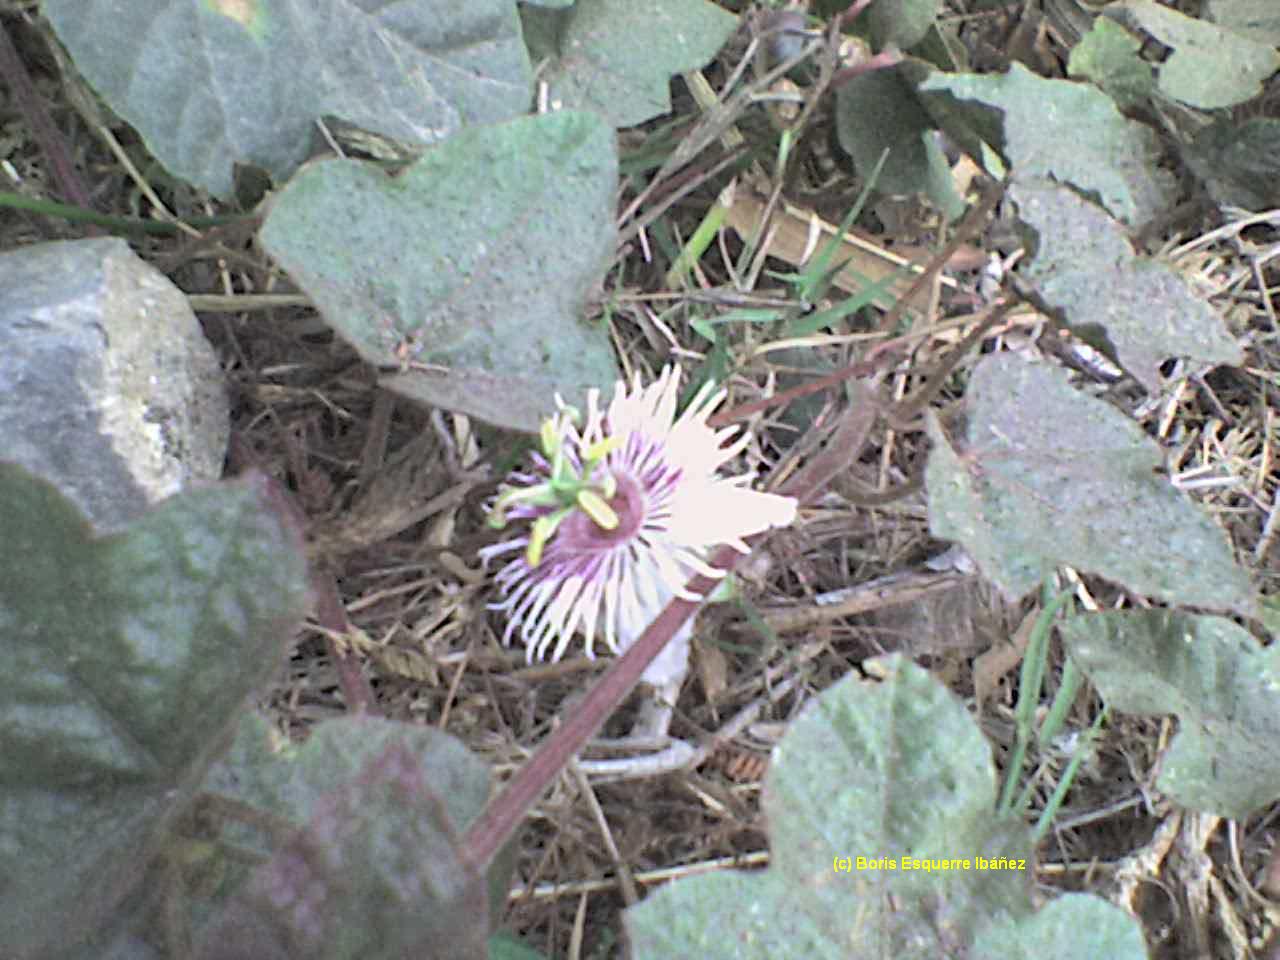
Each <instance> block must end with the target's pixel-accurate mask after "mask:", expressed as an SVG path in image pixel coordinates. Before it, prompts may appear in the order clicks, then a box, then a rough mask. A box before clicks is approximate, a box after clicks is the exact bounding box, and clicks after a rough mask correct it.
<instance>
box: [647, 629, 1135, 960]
mask: <svg viewBox="0 0 1280 960" xmlns="http://www.w3.org/2000/svg"><path fill="white" fill-rule="evenodd" d="M877 666H879V667H881V670H880V671H878V672H883V674H884V676H885V679H884V682H883V683H870V682H865V681H860V680H859V679H857V678H850V679H848V680H845V681H843V682H841V683H839V684H837V685H836V686H834V687H832V688H831V689H829V690H827V691H826V692H825V693H823V694H822V696H820V697H819V698H818V699H817V700H816V701H815V702H814V703H812V704H811V705H810V706H809V707H808V708H806V709H805V711H804V712H803V713H802V714H800V716H799V717H797V718H796V720H795V721H794V722H793V723H792V725H791V729H790V730H789V731H788V733H787V736H786V737H785V738H784V739H783V741H782V743H780V744H779V745H778V747H777V749H776V750H775V751H774V757H773V762H772V763H771V765H770V767H769V775H768V778H767V779H766V781H765V794H764V806H765V812H766V814H767V816H768V822H769V832H770V838H769V840H770V842H769V848H770V863H769V868H768V869H767V870H764V871H762V872H757V873H740V872H736V871H726V872H723V873H717V874H707V875H702V876H696V877H690V878H688V879H684V880H677V881H676V882H674V883H671V884H669V885H667V886H665V887H663V888H661V889H659V890H657V891H655V892H654V893H652V894H651V895H650V896H649V897H648V898H647V899H646V900H645V901H644V902H643V903H641V904H640V905H639V906H636V907H633V908H631V909H630V910H628V911H627V927H628V930H629V932H630V935H631V942H632V945H633V947H634V949H635V956H636V957H637V958H638V960H648V958H655V960H656V958H664V960H665V958H668V957H700V958H706V960H720V958H725V960H728V958H734V960H747V958H757V957H758V958H761V960H763V958H769V960H791V958H796V960H799V958H805V960H846V958H848V957H853V956H856V957H904V958H917V957H918V958H930V960H933V958H936V957H943V956H979V955H982V956H987V955H989V954H986V953H980V952H971V951H972V948H974V946H975V944H982V943H1004V942H1008V941H1021V942H1027V940H1028V938H1029V937H1034V936H1035V935H1036V931H1038V930H1040V929H1042V928H1044V927H1045V926H1049V927H1052V926H1053V923H1054V920H1055V918H1057V917H1061V916H1070V917H1072V918H1073V920H1074V921H1075V922H1077V923H1078V924H1079V930H1078V935H1077V936H1076V937H1074V938H1072V940H1071V941H1070V942H1067V941H1059V942H1058V943H1057V944H1044V940H1045V938H1044V937H1043V936H1039V937H1036V942H1037V944H1043V945H1044V947H1045V953H1043V954H1040V955H1042V956H1048V957H1062V958H1064V960H1065V958H1067V957H1078V956H1081V955H1084V956H1109V957H1114V958H1120V957H1123V958H1126V960H1128V958H1133V960H1137V958H1140V957H1142V956H1144V951H1143V948H1142V934H1141V932H1140V931H1139V930H1138V928H1137V926H1136V924H1134V922H1133V921H1132V920H1131V919H1129V918H1128V917H1125V916H1124V915H1123V914H1121V913H1120V911H1118V910H1116V909H1115V908H1114V907H1111V906H1109V905H1108V904H1106V903H1103V902H1102V901H1100V900H1096V899H1094V898H1091V897H1083V896H1081V897H1078V898H1076V897H1073V898H1068V899H1067V904H1066V906H1065V907H1058V908H1055V909H1054V911H1053V912H1052V913H1050V914H1049V915H1048V916H1047V917H1045V918H1043V919H1040V918H1039V915H1038V914H1037V913H1036V912H1034V910H1033V908H1032V902H1031V872H1030V868H1031V866H1032V865H1031V862H1030V850H1029V847H1030V843H1029V842H1028V837H1027V830H1026V828H1025V827H1024V826H1023V825H1022V824H1021V823H1018V822H1017V821H1015V820H1012V819H1001V818H998V817H997V816H996V815H995V814H994V813H993V808H994V804H995V764H994V762H993V760H992V756H991V748H990V746H989V745H988V744H987V742H986V741H985V740H984V739H983V736H982V734H981V732H980V731H979V730H978V728H977V725H976V724H975V723H974V722H973V720H972V718H971V717H970V716H969V714H968V712H967V711H966V710H965V708H964V706H963V705H962V704H961V703H960V702H959V701H958V700H957V699H956V698H955V697H954V696H953V695H952V694H951V693H950V692H949V691H948V690H946V688H945V687H943V686H942V685H941V684H939V683H938V682H937V681H935V680H934V679H933V678H932V677H930V676H929V674H928V673H927V672H926V671H925V670H922V669H921V668H919V667H917V666H915V665H914V664H913V663H911V662H910V661H909V660H904V659H903V658H901V657H899V656H897V655H895V656H893V657H887V658H884V659H883V660H881V661H878V662H877ZM996 955H1002V954H996Z"/></svg>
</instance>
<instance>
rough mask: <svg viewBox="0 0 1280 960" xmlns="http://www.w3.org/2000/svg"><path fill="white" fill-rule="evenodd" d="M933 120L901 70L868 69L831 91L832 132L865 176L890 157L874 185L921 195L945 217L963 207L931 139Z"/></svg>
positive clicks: (887, 190) (884, 190)
mask: <svg viewBox="0 0 1280 960" xmlns="http://www.w3.org/2000/svg"><path fill="white" fill-rule="evenodd" d="M935 130H936V124H935V123H934V122H933V118H932V117H931V116H930V114H929V113H928V111H926V110H925V109H924V107H923V106H922V105H921V104H920V101H919V99H918V98H917V97H916V95H915V88H914V84H913V83H912V82H911V81H910V80H909V79H908V75H907V73H906V72H905V71H904V70H903V69H892V70H873V71H871V72H870V73H864V74H863V75H862V76H859V77H855V78H853V79H852V80H850V81H849V82H848V83H845V84H843V85H842V86H841V87H840V88H839V89H838V90H837V91H836V135H837V137H839V140H840V146H841V147H843V148H844V149H845V151H846V152H847V153H848V154H849V155H850V156H851V157H852V158H853V163H854V166H855V167H856V168H857V170H858V172H859V173H860V174H861V175H862V176H863V177H864V178H865V177H869V176H870V175H871V173H872V172H873V171H874V170H875V169H876V166H877V164H879V163H880V157H881V155H882V154H883V153H884V151H885V150H888V151H889V156H888V158H887V159H886V160H885V163H884V166H883V167H882V168H881V169H880V173H879V174H878V176H877V177H876V182H875V187H876V189H877V190H879V191H881V192H882V193H887V194H914V193H923V194H925V195H926V196H927V197H928V198H929V199H930V200H931V201H932V202H933V204H934V206H936V207H937V208H938V209H939V210H941V211H942V212H943V214H944V215H945V216H946V217H947V218H948V219H950V220H954V219H956V218H957V217H959V216H961V215H962V214H963V213H964V210H965V203H964V198H963V197H962V196H960V194H959V193H958V192H957V191H956V188H955V184H954V183H953V182H952V180H951V169H950V166H949V165H948V164H947V158H946V157H945V156H944V155H943V153H942V149H941V148H940V147H939V146H938V142H937V139H936V138H935V135H934V134H935Z"/></svg>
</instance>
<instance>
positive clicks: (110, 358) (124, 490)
mask: <svg viewBox="0 0 1280 960" xmlns="http://www.w3.org/2000/svg"><path fill="white" fill-rule="evenodd" d="M229 432H230V427H229V411H228V407H227V399H226V392H225V384H224V382H223V377H222V372H221V369H220V367H219V365H218V360H217V356H216V355H215V354H214V351H213V348H212V347H211V346H210V345H209V342H208V341H207V340H206V339H205V338H204V335H203V333H202V331H201V329H200V324H199V323H198V322H197V320H196V318H195V314H193V313H192V312H191V308H190V306H188V304H187V301H186V298H185V297H184V296H183V294H182V292H181V291H180V290H178V288H177V287H175V286H174V285H173V284H172V283H170V282H169V280H168V279H167V278H166V277H165V276H164V275H163V274H161V273H160V272H159V271H157V270H156V269H155V268H153V267H151V266H150V265H149V264H147V263H145V262H144V261H142V260H141V259H139V258H138V257H137V256H136V255H135V254H134V253H133V251H132V250H130V249H129V246H128V244H126V243H125V242H124V241H123V240H119V239H115V238H101V239H89V240H73V241H66V242H61V243H48V244H41V245H39V246H33V247H27V248H23V249H19V250H14V251H11V252H8V253H4V254H0V460H7V461H12V462H16V463H20V464H22V465H23V466H25V467H26V468H27V469H29V470H31V471H32V472H33V473H36V474H38V475H39V476H42V477H44V478H45V479H47V480H49V481H51V482H53V483H54V484H56V485H57V486H58V487H59V489H61V490H62V492H63V493H64V495H66V496H68V497H70V498H71V499H72V500H73V501H74V502H75V503H76V504H77V505H78V506H79V507H80V509H81V510H83V511H84V512H85V513H86V514H87V515H88V517H89V519H90V521H91V522H92V523H93V524H94V526H95V527H96V528H97V529H98V530H99V531H101V532H103V533H108V532H113V531H116V530H119V529H120V528H121V527H123V526H125V525H126V524H128V523H129V522H130V521H132V520H134V519H135V518H137V517H138V516H139V515H140V514H142V513H144V512H145V511H146V510H147V508H148V507H149V506H150V505H152V504H154V503H156V502H158V501H160V500H163V499H165V498H166V497H169V496H171V495H172V494H174V493H177V492H178V491H179V490H181V489H183V488H185V487H187V486H188V485H190V484H192V483H193V482H200V481H208V480H215V479H217V478H218V477H220V476H221V474H222V462H223V458H224V456H225V453H226V446H227V439H228V436H229Z"/></svg>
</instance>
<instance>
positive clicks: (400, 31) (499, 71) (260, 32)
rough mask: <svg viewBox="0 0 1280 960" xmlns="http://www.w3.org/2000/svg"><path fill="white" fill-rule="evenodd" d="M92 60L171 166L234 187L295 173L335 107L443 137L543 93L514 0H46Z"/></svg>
mask: <svg viewBox="0 0 1280 960" xmlns="http://www.w3.org/2000/svg"><path fill="white" fill-rule="evenodd" d="M43 11H44V13H45V15H46V16H47V17H48V18H49V21H50V23H51V24H52V25H53V28H54V30H55V31H56V32H57V34H58V37H59V39H60V40H61V41H62V42H63V44H65V45H66V47H67V49H68V51H70V53H71V56H72V58H73V59H74V60H75V62H76V66H77V67H78V68H79V70H80V71H81V72H82V73H83V74H84V76H85V78H86V79H87V80H88V81H89V82H90V83H91V84H92V85H93V87H94V88H95V89H96V90H97V92H98V93H99V94H100V95H101V96H102V98H103V99H104V100H106V101H107V104H108V105H109V106H110V107H111V108H112V109H113V110H114V111H115V112H116V113H118V114H119V115H120V116H121V117H123V118H124V119H125V120H127V121H129V123H131V124H132V125H133V126H134V127H135V128H137V130H138V132H139V133H140V134H142V137H143V139H144V140H145V141H146V142H147V146H148V147H149V148H150V149H151V152H152V153H154V154H155V156H156V158H157V159H159V160H160V162H161V163H163V164H164V165H165V166H166V167H167V168H168V170H169V172H170V173H173V174H175V175H177V176H180V177H182V178H184V179H186V180H188V181H190V182H192V183H194V184H197V185H199V186H202V187H204V188H205V189H207V190H208V191H209V192H210V193H212V194H214V195H215V196H219V197H224V198H225V197H228V196H230V195H231V193H232V186H233V182H232V168H233V165H234V164H237V163H242V164H253V165H257V166H260V167H263V168H265V169H266V170H267V171H268V172H269V173H271V174H272V175H273V176H274V177H276V178H277V179H284V178H285V177H287V176H288V174H289V173H291V172H292V171H293V169H294V168H295V167H296V166H297V165H298V164H299V163H301V162H302V160H303V159H304V158H305V157H306V155H307V152H308V150H309V149H310V146H311V143H312V139H313V136H314V133H315V129H316V120H317V119H319V118H320V117H321V116H323V115H325V114H331V115H334V116H337V117H340V118H342V119H343V120H346V121H349V122H351V123H353V124H356V125H357V126H360V127H363V128H365V129H367V130H371V131H373V132H375V133H379V134H382V135H384V136H387V137H391V138H394V139H397V140H402V141H407V142H410V143H417V144H431V143H435V142H437V141H439V140H442V139H443V138H445V137H448V136H450V135H451V134H453V133H455V132H457V131H458V130H459V129H461V128H463V127H464V126H467V125H470V124H479V123H491V122H495V121H499V120H504V119H507V118H509V117H513V116H516V115H518V114H520V113H523V112H524V111H525V110H527V109H528V107H529V102H530V98H531V95H532V94H531V91H532V71H531V68H530V65H529V60H528V54H527V53H526V51H525V49H524V45H523V43H522V42H521V38H520V23H519V20H518V19H517V18H516V15H515V10H514V9H513V5H512V4H511V3H510V2H508V0H473V2H470V3H465V4H460V3H454V2H451V0H422V2H418V3H412V4H408V3H395V4H387V3H378V2H373V0H130V2H129V3H124V4H121V3H117V2H115V0H46V3H45V4H44V5H43Z"/></svg>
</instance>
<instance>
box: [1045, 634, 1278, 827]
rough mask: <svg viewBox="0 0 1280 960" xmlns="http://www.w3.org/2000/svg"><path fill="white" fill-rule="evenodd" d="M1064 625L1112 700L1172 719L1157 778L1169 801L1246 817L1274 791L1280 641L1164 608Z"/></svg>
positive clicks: (1070, 644) (1072, 646)
mask: <svg viewBox="0 0 1280 960" xmlns="http://www.w3.org/2000/svg"><path fill="white" fill-rule="evenodd" d="M1061 629H1062V635H1063V638H1064V640H1065V642H1066V644H1067V649H1068V651H1069V652H1070V654H1071V656H1072V657H1073V658H1075V660H1076V662H1077V663H1078V664H1079V665H1080V667H1081V669H1083V670H1084V672H1085V673H1086V674H1087V675H1088V676H1089V679H1090V680H1091V681H1093V683H1094V684H1095V685H1096V686H1097V688H1098V689H1099V691H1101V693H1102V696H1103V697H1104V698H1105V700H1106V701H1107V703H1108V704H1109V705H1110V706H1111V707H1113V708H1114V709H1116V710H1123V711H1126V712H1128V713H1137V714H1144V715H1145V714H1150V715H1163V714H1168V713H1172V714H1175V715H1176V716H1177V717H1178V734H1177V736H1175V737H1174V739H1173V742H1172V743H1171V744H1170V745H1169V748H1168V752H1167V753H1166V754H1165V756H1164V760H1163V762H1162V764H1161V773H1160V777H1159V779H1158V780H1157V781H1156V785H1157V786H1158V787H1159V788H1160V789H1161V790H1162V791H1164V792H1165V793H1167V794H1168V795H1169V796H1170V797H1171V798H1172V799H1173V800H1175V801H1176V802H1177V803H1179V804H1181V805H1182V806H1184V807H1190V808H1191V809H1194V810H1203V811H1206V812H1209V813H1214V814H1217V815H1219V816H1223V817H1230V818H1232V819H1235V820H1243V819H1244V818H1246V817H1248V816H1249V815H1250V814H1251V813H1253V812H1255V811H1257V810H1259V809H1261V808H1262V807H1265V806H1267V805H1268V804H1270V803H1272V802H1273V801H1274V800H1276V799H1277V798H1280V754H1277V752H1276V744H1277V743H1280V647H1277V646H1274V645H1273V646H1271V647H1269V648H1267V649H1263V648H1262V647H1261V646H1260V645H1259V643H1258V641H1257V640H1255V639H1254V638H1253V637H1252V636H1250V635H1249V633H1248V632H1247V631H1245V630H1243V629H1241V628H1240V627H1238V626H1236V625H1235V624H1234V623H1232V622H1231V621H1229V620H1223V619H1220V618H1218V617H1202V616H1191V615H1189V614H1184V613H1178V612H1174V611H1169V610H1142V611H1124V612H1116V611H1110V612H1107V613H1099V614H1090V615H1082V616H1077V617H1073V618H1071V619H1069V620H1067V621H1066V622H1064V623H1063V624H1062V628H1061Z"/></svg>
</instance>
